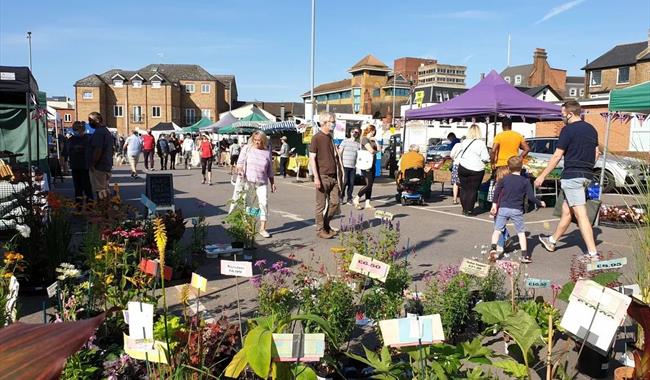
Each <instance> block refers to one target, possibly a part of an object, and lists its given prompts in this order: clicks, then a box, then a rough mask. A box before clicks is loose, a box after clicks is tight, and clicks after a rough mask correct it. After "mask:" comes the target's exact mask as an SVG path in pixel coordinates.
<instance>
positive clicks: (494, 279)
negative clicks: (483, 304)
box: [474, 267, 506, 301]
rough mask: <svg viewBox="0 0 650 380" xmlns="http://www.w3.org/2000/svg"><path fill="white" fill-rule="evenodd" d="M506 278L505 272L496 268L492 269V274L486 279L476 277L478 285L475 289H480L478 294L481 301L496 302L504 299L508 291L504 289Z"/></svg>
mask: <svg viewBox="0 0 650 380" xmlns="http://www.w3.org/2000/svg"><path fill="white" fill-rule="evenodd" d="M505 278H506V275H505V274H504V273H503V271H500V270H498V269H496V268H495V267H491V268H490V272H489V273H488V275H487V277H485V278H480V277H474V280H475V284H476V285H475V286H474V287H475V288H477V289H478V294H479V297H480V298H481V300H482V301H496V300H500V299H504V298H505V296H506V291H505V288H504V287H503V284H504V281H505Z"/></svg>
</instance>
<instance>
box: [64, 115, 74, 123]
mask: <svg viewBox="0 0 650 380" xmlns="http://www.w3.org/2000/svg"><path fill="white" fill-rule="evenodd" d="M63 121H65V122H66V123H69V122H71V121H72V115H70V114H69V113H66V114H65V115H63Z"/></svg>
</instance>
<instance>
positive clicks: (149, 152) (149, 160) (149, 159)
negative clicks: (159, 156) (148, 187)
mask: <svg viewBox="0 0 650 380" xmlns="http://www.w3.org/2000/svg"><path fill="white" fill-rule="evenodd" d="M142 153H144V168H145V169H147V170H149V165H151V169H153V149H145V150H143V151H142Z"/></svg>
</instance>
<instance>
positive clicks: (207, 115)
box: [201, 109, 210, 119]
mask: <svg viewBox="0 0 650 380" xmlns="http://www.w3.org/2000/svg"><path fill="white" fill-rule="evenodd" d="M201 117H205V118H208V119H209V118H210V110H208V109H202V110H201Z"/></svg>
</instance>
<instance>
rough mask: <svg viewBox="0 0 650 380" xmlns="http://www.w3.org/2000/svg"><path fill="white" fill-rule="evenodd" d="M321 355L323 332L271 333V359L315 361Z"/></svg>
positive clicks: (322, 352) (322, 353) (323, 339)
mask: <svg viewBox="0 0 650 380" xmlns="http://www.w3.org/2000/svg"><path fill="white" fill-rule="evenodd" d="M323 355H325V334H273V346H272V351H271V357H272V358H273V361H280V362H295V361H301V362H317V361H319V360H320V358H322V357H323Z"/></svg>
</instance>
